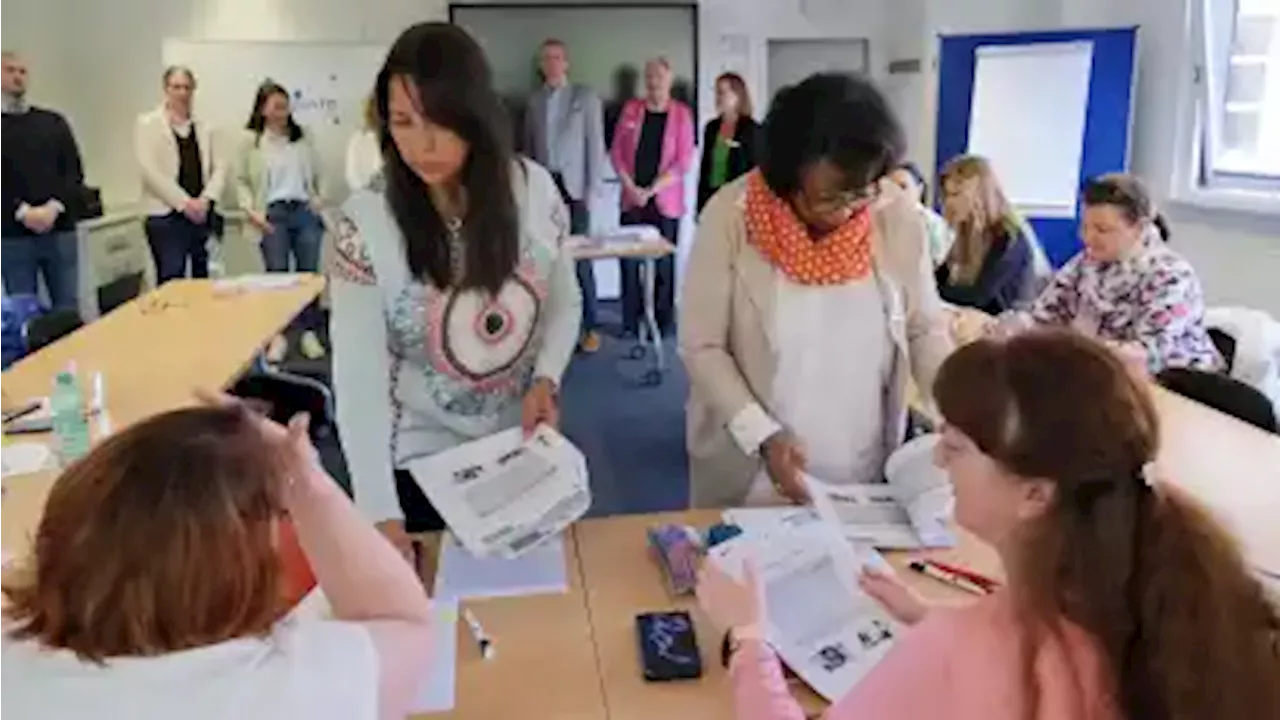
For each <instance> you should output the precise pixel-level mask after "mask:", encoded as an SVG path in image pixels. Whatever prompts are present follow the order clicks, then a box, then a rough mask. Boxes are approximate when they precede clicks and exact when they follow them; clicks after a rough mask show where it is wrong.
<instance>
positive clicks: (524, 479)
mask: <svg viewBox="0 0 1280 720" xmlns="http://www.w3.org/2000/svg"><path fill="white" fill-rule="evenodd" d="M409 472H410V473H412V474H413V478H414V480H415V481H416V482H417V483H418V485H419V486H420V487H421V488H422V491H423V492H424V493H425V494H426V496H427V499H429V500H430V501H431V504H432V505H433V506H435V508H436V510H437V511H438V512H439V513H440V515H441V517H443V518H444V520H445V522H446V523H448V525H449V529H450V530H452V531H453V534H454V535H456V536H457V538H458V541H459V542H460V543H462V545H463V547H465V548H467V549H468V550H470V551H471V552H472V553H473V554H475V555H479V556H487V555H498V556H501V557H516V556H519V555H521V554H523V553H526V552H529V551H531V550H533V549H534V548H535V547H537V546H538V545H540V544H541V543H543V542H546V541H547V540H550V539H551V538H554V537H557V536H558V535H560V533H562V532H563V531H564V530H565V528H567V527H568V526H569V524H570V523H572V522H573V521H575V520H577V519H578V518H580V517H582V516H583V515H585V514H586V512H587V509H588V508H589V507H590V506H591V486H590V484H589V481H588V477H587V460H586V458H585V457H584V456H583V454H582V452H581V451H580V450H578V448H576V447H574V446H573V444H572V443H570V442H569V441H568V440H567V439H566V438H565V437H564V436H563V435H561V434H560V433H559V432H557V431H556V430H554V429H552V428H550V427H547V426H545V425H542V426H539V427H538V428H537V430H535V431H534V433H533V435H532V436H530V437H529V438H528V439H525V438H524V437H523V433H522V432H521V430H520V428H512V429H511V430H505V431H503V432H499V433H496V434H494V435H490V436H488V437H485V438H481V439H479V440H476V441H473V442H469V443H466V444H464V445H460V446H458V447H455V448H453V449H451V450H446V451H444V452H441V453H437V454H435V455H431V456H428V457H423V458H418V459H416V460H411V461H410V462H409Z"/></svg>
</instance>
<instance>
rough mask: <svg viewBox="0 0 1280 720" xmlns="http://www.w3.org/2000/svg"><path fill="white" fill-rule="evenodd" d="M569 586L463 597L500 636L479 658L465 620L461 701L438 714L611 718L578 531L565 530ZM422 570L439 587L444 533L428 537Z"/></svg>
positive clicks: (421, 718) (426, 718) (422, 719)
mask: <svg viewBox="0 0 1280 720" xmlns="http://www.w3.org/2000/svg"><path fill="white" fill-rule="evenodd" d="M564 538H565V543H564V546H565V562H566V563H568V576H569V592H567V593H562V594H559V595H527V596H523V597H512V598H492V599H484V600H467V601H463V603H462V606H463V607H467V608H470V609H471V611H472V612H474V613H475V615H476V618H477V619H479V620H480V622H481V623H482V624H483V625H484V629H485V631H486V632H487V633H488V634H489V636H490V637H491V638H492V639H493V643H494V648H495V654H494V656H493V658H492V659H490V660H485V659H484V658H482V657H480V650H479V648H478V647H477V646H476V642H475V639H474V638H473V637H472V636H471V632H470V631H469V630H468V629H467V625H466V623H464V622H461V621H459V622H458V638H457V642H458V665H457V684H456V686H455V688H454V692H455V694H454V697H455V699H456V704H455V705H454V709H453V711H452V712H448V713H438V714H431V715H415V716H413V718H414V719H415V720H436V718H440V719H442V720H443V719H444V718H466V719H470V718H476V719H477V720H478V719H480V718H485V719H487V718H556V719H557V720H561V719H563V720H578V719H581V720H587V719H590V720H598V719H602V718H606V717H608V715H607V714H606V712H605V706H604V697H603V694H602V690H601V684H600V682H599V675H600V673H599V672H598V669H597V665H596V651H595V646H594V645H593V643H592V628H591V618H590V612H589V610H588V607H587V599H586V592H585V590H584V588H583V583H582V572H581V569H580V567H579V564H578V547H577V543H576V541H575V535H574V533H572V532H570V533H565V536H564ZM423 544H424V552H423V564H424V568H423V569H422V575H423V578H424V580H425V581H426V582H427V587H428V588H431V587H434V578H435V563H436V559H437V558H438V549H439V536H438V534H436V535H432V536H427V537H424V538H423Z"/></svg>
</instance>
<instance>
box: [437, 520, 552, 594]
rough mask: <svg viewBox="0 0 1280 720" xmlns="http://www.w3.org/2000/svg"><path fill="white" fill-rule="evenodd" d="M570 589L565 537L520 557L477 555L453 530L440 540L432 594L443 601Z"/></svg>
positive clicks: (546, 543) (549, 541) (550, 541)
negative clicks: (472, 552)
mask: <svg viewBox="0 0 1280 720" xmlns="http://www.w3.org/2000/svg"><path fill="white" fill-rule="evenodd" d="M568 591H569V577H568V570H567V568H566V567H565V557H564V539H563V538H561V537H556V538H553V539H551V540H548V541H547V542H545V543H543V544H541V545H539V546H538V547H537V548H534V549H533V550H530V551H529V552H527V553H525V554H523V555H521V556H520V557H517V558H503V557H497V556H490V557H477V556H475V555H473V554H471V553H470V552H468V551H467V549H466V548H464V547H462V546H461V545H459V544H458V542H457V540H456V539H454V537H453V535H452V534H451V533H447V534H446V535H445V537H444V538H443V539H442V540H441V542H440V560H439V562H438V563H437V565H436V585H435V592H433V593H432V596H433V597H436V598H438V599H442V600H462V599H466V598H485V597H515V596H520V595H539V594H546V593H565V592H568Z"/></svg>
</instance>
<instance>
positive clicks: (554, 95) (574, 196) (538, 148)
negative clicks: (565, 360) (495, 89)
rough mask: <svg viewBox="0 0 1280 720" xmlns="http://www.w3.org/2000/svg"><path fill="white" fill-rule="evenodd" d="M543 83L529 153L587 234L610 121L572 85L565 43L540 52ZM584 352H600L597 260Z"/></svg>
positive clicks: (530, 126)
mask: <svg viewBox="0 0 1280 720" xmlns="http://www.w3.org/2000/svg"><path fill="white" fill-rule="evenodd" d="M538 66H539V67H540V68H541V70H542V78H543V85H542V87H540V88H538V89H537V90H536V91H535V92H534V93H533V95H532V97H530V98H529V105H528V108H527V109H526V111H525V117H524V137H523V142H522V144H523V146H524V148H523V149H524V152H525V154H527V155H528V156H529V157H531V158H533V159H534V160H535V161H537V162H538V163H539V164H541V165H543V166H544V167H546V168H547V169H548V170H550V171H551V176H552V177H553V178H555V181H556V185H557V186H558V187H559V188H560V194H561V195H562V196H563V197H564V202H565V204H566V205H568V206H569V218H570V220H569V222H570V228H571V230H572V232H573V233H574V234H586V233H587V232H588V231H589V230H588V228H589V226H590V216H589V215H588V203H589V201H590V199H591V197H592V196H593V195H594V194H596V192H597V191H598V190H599V189H600V186H601V183H602V182H603V181H604V171H605V163H606V162H607V161H606V159H605V149H604V117H603V114H602V111H601V106H600V98H599V97H598V96H596V94H595V92H594V91H593V90H591V88H589V87H587V86H585V85H576V84H573V83H570V82H569V52H568V49H567V48H566V47H565V44H564V42H562V41H560V40H555V39H548V40H545V41H543V43H542V47H541V48H540V49H539V51H538ZM577 269H578V284H579V285H580V286H581V287H582V342H581V347H582V350H583V351H584V352H595V351H596V350H598V349H600V335H599V333H598V332H597V331H596V278H595V273H594V272H593V271H592V266H591V261H589V260H579V261H578V264H577Z"/></svg>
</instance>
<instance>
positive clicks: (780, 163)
mask: <svg viewBox="0 0 1280 720" xmlns="http://www.w3.org/2000/svg"><path fill="white" fill-rule="evenodd" d="M764 138H765V144H766V148H767V151H766V153H765V157H764V159H763V161H762V162H761V165H760V169H759V170H756V171H753V172H751V173H749V174H747V175H746V176H744V177H742V178H740V179H738V180H736V181H734V182H733V183H731V184H730V185H727V186H725V188H724V189H723V190H722V191H721V192H720V193H718V194H717V195H716V196H715V197H714V198H712V199H711V201H710V202H709V203H708V204H707V206H706V209H705V210H704V211H703V213H702V216H701V219H700V223H699V228H698V236H697V241H696V243H695V244H694V247H693V250H692V253H691V257H690V259H689V266H688V270H687V272H686V284H685V292H684V301H683V303H682V309H681V316H680V351H681V355H682V357H683V359H684V363H685V366H686V367H687V368H688V371H689V379H690V386H691V387H690V400H689V407H688V423H689V426H688V444H689V456H690V475H691V477H690V500H691V505H693V506H694V507H727V506H737V505H770V504H783V503H786V502H797V501H803V500H804V499H805V498H806V493H805V490H804V483H803V480H802V477H801V475H802V473H809V474H811V475H813V476H814V477H816V478H818V479H820V480H824V481H826V482H830V483H837V484H840V483H868V482H879V481H881V479H882V477H883V470H884V461H885V459H886V458H887V457H888V455H889V453H890V452H892V450H893V449H894V448H896V447H897V445H898V444H899V443H901V441H902V439H903V436H904V433H905V431H906V397H905V396H906V383H907V378H908V374H910V375H911V376H913V377H914V379H915V381H916V383H917V384H918V385H919V386H920V387H922V388H928V387H931V385H932V381H933V376H934V374H935V372H936V371H937V368H938V366H939V365H940V364H941V363H942V360H943V359H944V358H945V357H946V356H947V354H948V353H949V352H950V351H951V347H952V345H951V339H950V333H949V330H948V321H947V316H946V315H945V312H944V310H943V307H942V304H941V301H940V300H939V299H938V294H937V290H936V288H935V285H934V282H933V269H932V262H931V261H930V259H929V253H928V250H927V242H926V239H925V228H924V224H923V222H922V220H921V219H920V215H919V212H918V210H917V209H916V207H915V204H914V202H913V200H912V198H909V197H907V196H906V195H905V194H903V193H901V191H900V190H898V189H897V188H896V186H894V185H892V183H889V182H887V181H886V180H885V179H884V178H885V176H886V175H887V174H888V173H889V172H890V171H892V170H893V168H894V167H896V166H897V163H898V162H899V160H900V158H901V155H902V151H903V149H904V144H905V141H904V139H903V132H902V129H901V126H900V125H899V124H898V121H897V119H896V118H895V117H894V115H893V112H892V110H890V108H889V104H888V102H887V101H886V100H885V98H884V97H883V96H882V95H881V94H880V93H879V91H877V90H876V89H875V88H874V87H873V86H872V85H871V84H870V83H868V82H867V81H865V80H862V79H858V78H854V77H851V76H847V75H839V74H819V75H813V76H811V77H809V78H808V79H806V80H805V81H803V82H801V83H800V84H799V85H796V86H794V87H791V88H787V89H785V90H783V91H782V92H781V93H779V94H778V96H777V98H776V99H775V100H774V102H773V107H772V108H771V109H770V112H769V117H768V119H767V120H766V121H765V129H764Z"/></svg>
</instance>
